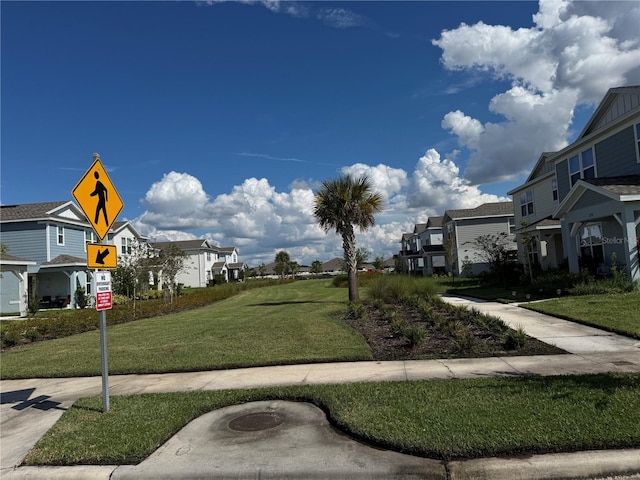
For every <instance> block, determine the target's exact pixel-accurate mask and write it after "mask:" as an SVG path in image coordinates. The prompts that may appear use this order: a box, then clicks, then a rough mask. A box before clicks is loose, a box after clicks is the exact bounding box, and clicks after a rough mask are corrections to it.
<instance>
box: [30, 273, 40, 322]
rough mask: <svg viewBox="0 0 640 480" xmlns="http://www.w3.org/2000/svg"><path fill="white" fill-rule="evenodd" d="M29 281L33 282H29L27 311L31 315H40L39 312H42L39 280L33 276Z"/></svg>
mask: <svg viewBox="0 0 640 480" xmlns="http://www.w3.org/2000/svg"><path fill="white" fill-rule="evenodd" d="M29 279H30V280H31V282H29V295H28V297H27V298H28V300H27V309H28V311H29V315H31V316H35V314H36V313H38V310H40V292H39V285H38V278H37V277H36V276H35V275H33V276H30V277H29Z"/></svg>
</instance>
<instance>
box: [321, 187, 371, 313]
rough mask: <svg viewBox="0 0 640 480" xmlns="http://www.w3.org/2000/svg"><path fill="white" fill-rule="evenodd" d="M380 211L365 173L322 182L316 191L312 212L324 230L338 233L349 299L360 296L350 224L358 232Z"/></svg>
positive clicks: (354, 245) (355, 254) (356, 298)
mask: <svg viewBox="0 0 640 480" xmlns="http://www.w3.org/2000/svg"><path fill="white" fill-rule="evenodd" d="M380 211H382V196H380V194H379V193H372V191H371V183H370V182H369V178H368V177H367V176H366V175H365V176H362V177H359V178H353V177H352V176H351V175H345V176H342V177H340V178H337V179H335V180H327V181H325V182H323V183H322V187H321V188H320V191H319V192H318V193H317V194H316V198H315V205H314V209H313V214H314V215H315V217H316V218H317V219H318V223H319V224H320V227H322V229H323V230H324V231H325V232H328V231H329V230H335V231H336V233H337V234H339V235H341V236H342V248H343V249H344V261H345V264H346V267H347V273H348V278H349V281H348V283H349V301H350V302H354V301H357V300H359V299H360V295H359V293H358V267H357V250H356V237H355V232H354V227H358V228H359V229H360V231H361V232H364V231H365V230H367V228H369V227H371V226H373V225H375V223H376V222H375V218H374V214H376V213H378V212H380Z"/></svg>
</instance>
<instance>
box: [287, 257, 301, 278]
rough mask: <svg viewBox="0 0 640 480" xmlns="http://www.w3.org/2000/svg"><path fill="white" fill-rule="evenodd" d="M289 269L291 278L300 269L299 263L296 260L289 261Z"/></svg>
mask: <svg viewBox="0 0 640 480" xmlns="http://www.w3.org/2000/svg"><path fill="white" fill-rule="evenodd" d="M289 271H290V272H291V278H295V277H296V274H297V273H298V272H299V271H300V264H298V262H296V261H293V262H289Z"/></svg>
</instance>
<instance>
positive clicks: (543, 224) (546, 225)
mask: <svg viewBox="0 0 640 480" xmlns="http://www.w3.org/2000/svg"><path fill="white" fill-rule="evenodd" d="M551 228H560V220H554V219H553V218H551V217H547V218H543V219H542V220H538V221H537V222H533V223H530V224H528V225H527V226H526V227H519V228H518V232H532V231H534V230H545V229H551Z"/></svg>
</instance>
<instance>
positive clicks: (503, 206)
mask: <svg viewBox="0 0 640 480" xmlns="http://www.w3.org/2000/svg"><path fill="white" fill-rule="evenodd" d="M513 214H514V213H513V202H493V203H483V204H482V205H479V206H477V207H476V208H465V209H461V210H447V211H445V212H444V216H445V217H449V218H450V219H451V220H454V219H460V218H482V217H500V216H503V215H513Z"/></svg>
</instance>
